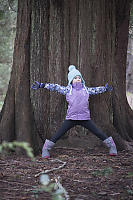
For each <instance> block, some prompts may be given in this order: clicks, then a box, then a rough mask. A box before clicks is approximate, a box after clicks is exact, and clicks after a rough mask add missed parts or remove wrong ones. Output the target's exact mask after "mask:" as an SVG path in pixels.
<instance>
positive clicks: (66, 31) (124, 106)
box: [0, 0, 133, 151]
mask: <svg viewBox="0 0 133 200" xmlns="http://www.w3.org/2000/svg"><path fill="white" fill-rule="evenodd" d="M129 8H130V5H129V1H126V0H124V1H123V3H121V1H119V0H118V1H115V0H112V1H106V0H100V1H97V0H94V1H91V0H90V1H89V0H73V1H67V0H50V1H49V0H46V1H44V0H38V1H35V0H25V1H19V4H18V20H17V34H16V40H15V50H14V62H13V68H12V74H11V80H10V84H9V88H8V92H7V97H6V100H5V103H4V107H3V110H2V113H1V114H2V115H1V123H0V137H1V141H3V140H8V141H12V140H15V139H16V140H19V141H20V140H21V141H22V140H24V141H28V142H30V143H31V144H32V146H33V148H34V150H35V151H38V148H41V147H42V142H43V141H44V140H45V139H46V138H50V137H51V135H52V134H54V133H55V131H56V130H57V129H58V128H59V127H60V125H61V123H62V121H63V120H64V118H65V113H66V107H67V105H66V103H65V97H64V96H61V95H59V94H57V93H55V92H49V91H47V90H44V89H40V90H37V91H34V90H32V89H30V88H31V84H32V83H33V82H34V81H36V80H37V81H39V82H44V83H46V82H51V83H58V84H60V85H67V72H68V71H67V70H68V66H69V64H74V65H76V66H77V67H78V69H79V70H80V71H81V73H82V75H83V77H84V79H85V81H86V86H90V87H91V86H99V85H105V84H106V83H107V82H109V83H111V84H112V85H113V87H114V90H113V91H112V93H105V94H101V95H98V96H94V97H91V98H90V108H91V116H92V119H93V120H94V121H95V122H96V124H97V125H98V126H99V127H100V128H101V129H103V130H104V131H105V132H106V133H107V135H108V136H110V135H113V137H114V138H115V141H116V142H117V144H118V146H119V147H120V149H124V148H126V146H125V141H131V140H132V139H133V134H132V130H133V127H132V126H133V125H132V124H133V112H132V111H131V109H130V107H129V105H128V103H127V100H126V52H127V42H128V22H129ZM87 134H88V131H87V130H85V129H83V128H79V127H78V128H75V129H72V130H71V131H70V132H69V139H70V140H68V141H70V143H74V141H75V140H73V136H74V137H75V135H76V137H77V138H79V141H80V143H82V144H83V145H84V141H83V139H82V138H83V135H87ZM81 135H82V136H81ZM86 137H87V136H86ZM87 139H88V141H90V142H89V144H90V145H91V143H92V141H93V143H95V144H97V141H96V138H95V137H92V136H91V134H89V136H88V138H87ZM88 141H87V144H88ZM73 145H74V144H73ZM93 146H94V145H93Z"/></svg>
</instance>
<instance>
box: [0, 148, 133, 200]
mask: <svg viewBox="0 0 133 200" xmlns="http://www.w3.org/2000/svg"><path fill="white" fill-rule="evenodd" d="M57 159H59V160H61V161H63V162H66V165H65V166H64V167H63V168H61V169H58V170H55V171H52V172H49V173H48V174H49V176H50V178H51V179H54V177H57V176H60V181H61V184H62V186H63V187H64V188H65V190H66V191H67V192H68V195H69V199H70V200H73V199H74V200H96V199H100V200H102V199H104V200H105V199H106V200H131V199H133V153H130V152H126V151H123V152H119V154H118V156H116V157H110V156H109V155H108V153H107V151H105V150H100V149H98V150H97V149H93V150H90V151H89V152H88V151H87V150H84V149H73V148H55V149H54V151H52V152H51V158H50V159H42V158H41V156H37V157H36V158H35V161H32V160H31V159H30V158H28V157H27V156H24V155H23V156H19V155H16V154H15V153H13V154H10V155H4V156H1V157H0V200H3V199H4V200H8V199H12V200H13V199H14V200H24V199H26V200H33V199H38V200H41V199H46V200H50V199H52V197H51V195H50V194H49V193H47V192H44V191H39V190H38V188H40V176H39V173H40V172H42V171H43V170H50V169H53V168H58V167H59V166H61V163H60V162H59V161H58V160H57Z"/></svg>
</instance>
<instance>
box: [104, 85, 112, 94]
mask: <svg viewBox="0 0 133 200" xmlns="http://www.w3.org/2000/svg"><path fill="white" fill-rule="evenodd" d="M105 88H106V90H107V91H109V92H111V91H112V90H113V87H112V86H111V85H109V84H108V83H106V85H105Z"/></svg>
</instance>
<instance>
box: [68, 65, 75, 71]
mask: <svg viewBox="0 0 133 200" xmlns="http://www.w3.org/2000/svg"><path fill="white" fill-rule="evenodd" d="M73 69H76V67H75V66H74V65H70V66H69V69H68V70H69V72H70V71H72V70H73Z"/></svg>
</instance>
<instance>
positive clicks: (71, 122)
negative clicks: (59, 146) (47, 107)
mask: <svg viewBox="0 0 133 200" xmlns="http://www.w3.org/2000/svg"><path fill="white" fill-rule="evenodd" d="M75 125H76V122H75V121H74V120H65V121H64V122H63V124H62V126H61V127H60V128H59V129H58V131H57V132H56V133H55V134H54V135H53V136H52V137H51V139H50V141H52V142H54V143H56V141H57V140H59V139H60V138H61V137H62V136H63V135H64V134H65V133H66V132H67V131H68V130H69V129H71V128H72V127H74V126H75Z"/></svg>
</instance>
